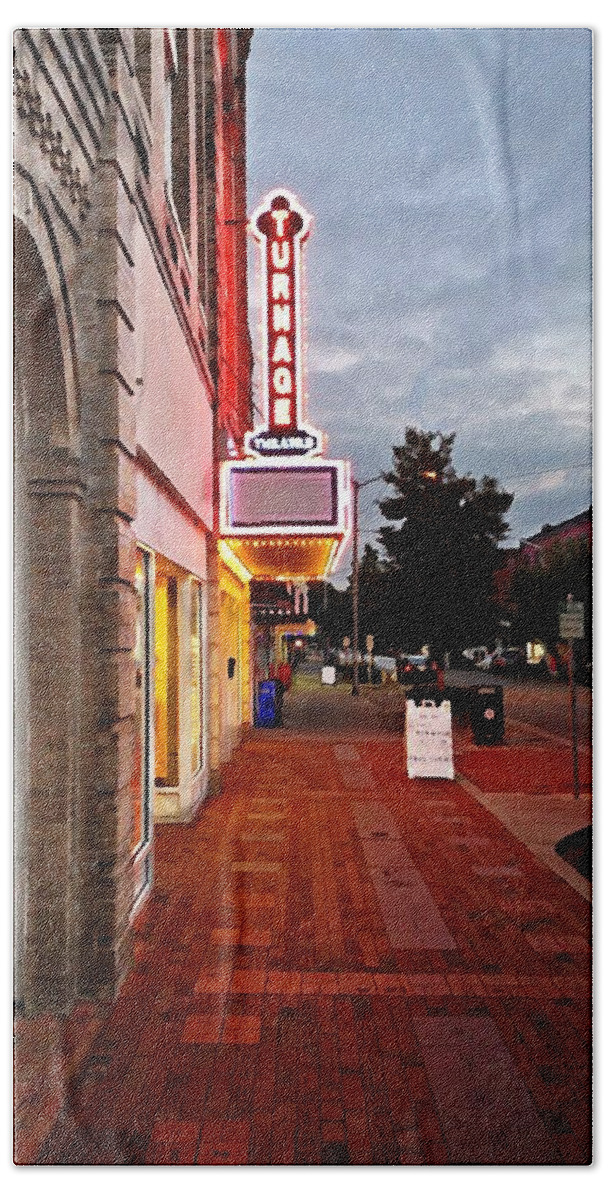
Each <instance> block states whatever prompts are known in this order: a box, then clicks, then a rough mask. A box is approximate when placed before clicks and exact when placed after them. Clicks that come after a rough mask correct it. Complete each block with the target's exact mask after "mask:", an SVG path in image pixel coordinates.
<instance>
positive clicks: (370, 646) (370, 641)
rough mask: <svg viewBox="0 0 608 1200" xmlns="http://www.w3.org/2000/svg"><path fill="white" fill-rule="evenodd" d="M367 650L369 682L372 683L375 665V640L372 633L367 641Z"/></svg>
mask: <svg viewBox="0 0 608 1200" xmlns="http://www.w3.org/2000/svg"><path fill="white" fill-rule="evenodd" d="M365 649H366V650H367V654H368V658H367V682H368V683H371V681H372V665H373V657H372V651H373V649H374V638H373V634H371V633H368V635H367V637H366V639H365Z"/></svg>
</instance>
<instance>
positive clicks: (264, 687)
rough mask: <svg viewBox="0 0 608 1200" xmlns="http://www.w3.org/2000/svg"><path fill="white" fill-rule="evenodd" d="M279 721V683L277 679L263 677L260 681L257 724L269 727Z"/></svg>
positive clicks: (263, 727) (261, 726) (265, 727)
mask: <svg viewBox="0 0 608 1200" xmlns="http://www.w3.org/2000/svg"><path fill="white" fill-rule="evenodd" d="M276 722H277V684H276V680H275V679H263V680H262V682H261V683H258V703H257V713H256V721H255V723H256V725H257V726H258V727H259V728H262V729H268V728H271V727H272V726H274V725H276Z"/></svg>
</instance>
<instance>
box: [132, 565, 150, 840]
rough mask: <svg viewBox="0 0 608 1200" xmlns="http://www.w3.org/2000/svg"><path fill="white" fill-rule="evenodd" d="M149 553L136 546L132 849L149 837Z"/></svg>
mask: <svg viewBox="0 0 608 1200" xmlns="http://www.w3.org/2000/svg"><path fill="white" fill-rule="evenodd" d="M149 575H150V556H149V554H146V553H145V552H144V551H143V550H140V548H139V547H138V548H137V551H136V578H134V582H136V590H137V613H136V646H134V652H133V656H134V667H136V725H134V754H133V770H132V775H131V796H132V806H133V838H132V845H131V851H132V853H134V852H136V851H138V850H139V848H140V847H142V846H143V845H145V842H146V841H149V836H150V799H149V792H150V779H149V774H150V772H149V750H150V713H149V703H148V688H149V679H150V654H149V637H150V608H149V606H150V596H149Z"/></svg>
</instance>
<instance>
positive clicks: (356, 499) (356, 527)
mask: <svg viewBox="0 0 608 1200" xmlns="http://www.w3.org/2000/svg"><path fill="white" fill-rule="evenodd" d="M360 487H361V484H360V483H358V482H357V480H356V479H353V687H352V694H353V696H358V695H359V488H360Z"/></svg>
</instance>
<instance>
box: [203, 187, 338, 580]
mask: <svg viewBox="0 0 608 1200" xmlns="http://www.w3.org/2000/svg"><path fill="white" fill-rule="evenodd" d="M310 226H311V217H310V215H309V214H308V213H307V212H306V211H305V209H304V208H302V206H301V204H300V203H299V201H298V200H297V199H296V197H295V196H293V195H292V194H291V193H290V192H286V191H282V190H281V191H279V190H277V191H274V192H271V193H270V195H268V196H266V198H265V199H264V200H263V201H262V203H261V204H260V205H259V207H258V208H257V209H256V211H255V212H254V214H253V216H252V218H251V221H250V229H251V232H252V234H253V236H254V238H255V240H256V242H257V243H258V245H259V247H260V260H261V284H262V381H263V408H264V423H263V424H262V425H260V426H258V427H256V428H255V429H253V430H251V431H250V432H249V433H247V434H246V435H245V440H244V447H245V456H246V457H244V458H243V459H240V460H232V461H230V462H226V463H224V464H223V465H222V475H221V506H220V533H221V536H222V539H223V548H224V552H228V553H229V554H230V556H231V557H232V556H236V558H238V559H239V560H240V562H241V564H242V565H243V567H244V568H245V569H246V571H247V572H248V573H249V575H251V576H254V577H255V578H262V579H281V580H296V581H297V580H307V579H321V578H324V577H325V576H326V575H327V574H329V572H330V571H332V570H334V569H335V566H336V564H337V561H338V557H339V555H340V553H341V551H342V549H343V548H344V544H345V542H346V540H347V537H348V533H349V532H350V474H349V464H348V463H346V462H343V461H340V460H328V459H324V458H323V457H322V456H321V454H322V446H323V440H324V438H323V434H322V433H321V432H320V431H319V430H316V429H313V428H311V427H310V426H309V425H307V424H306V423H305V421H304V419H303V408H304V383H303V375H304V372H303V328H302V248H303V246H304V244H305V242H306V239H307V238H308V235H309V233H310Z"/></svg>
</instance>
